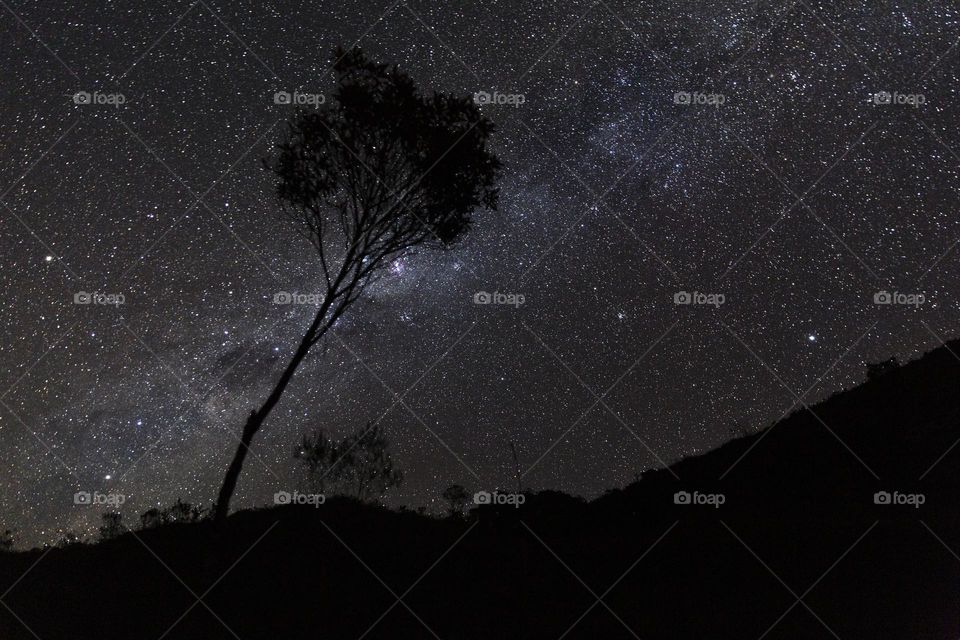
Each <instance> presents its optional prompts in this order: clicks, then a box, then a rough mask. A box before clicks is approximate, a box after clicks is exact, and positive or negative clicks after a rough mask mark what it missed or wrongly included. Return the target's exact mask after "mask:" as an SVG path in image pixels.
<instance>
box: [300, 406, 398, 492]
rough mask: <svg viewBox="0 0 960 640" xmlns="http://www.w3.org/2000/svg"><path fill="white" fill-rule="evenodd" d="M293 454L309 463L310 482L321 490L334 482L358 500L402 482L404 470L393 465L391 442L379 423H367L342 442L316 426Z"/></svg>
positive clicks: (305, 463) (307, 464) (308, 477)
mask: <svg viewBox="0 0 960 640" xmlns="http://www.w3.org/2000/svg"><path fill="white" fill-rule="evenodd" d="M294 457H295V458H297V459H299V460H300V461H301V463H302V464H303V465H304V466H305V467H306V469H307V479H308V483H309V485H310V486H311V487H312V488H313V490H315V491H319V492H321V493H322V492H323V489H324V488H325V487H327V486H333V487H337V489H338V490H339V492H342V493H344V494H346V495H351V496H354V497H355V498H357V499H359V500H370V499H377V498H380V497H382V496H383V494H384V493H386V492H387V489H390V488H392V487H396V486H399V485H400V484H401V483H402V482H403V473H402V472H401V471H400V470H399V469H397V468H396V467H395V466H394V464H393V459H392V458H391V457H390V450H389V443H388V442H387V439H386V437H385V436H384V434H383V431H382V429H381V428H380V425H377V424H374V425H370V424H368V425H367V426H366V427H365V428H364V429H362V430H360V431H358V432H356V433H352V434H350V435H348V436H347V437H345V438H344V439H342V440H340V441H339V442H332V441H330V439H329V438H327V436H326V435H325V434H324V433H323V430H317V431H316V432H314V434H313V435H312V436H307V437H304V439H303V442H302V443H301V445H300V447H299V448H298V449H297V451H296V452H295V453H294Z"/></svg>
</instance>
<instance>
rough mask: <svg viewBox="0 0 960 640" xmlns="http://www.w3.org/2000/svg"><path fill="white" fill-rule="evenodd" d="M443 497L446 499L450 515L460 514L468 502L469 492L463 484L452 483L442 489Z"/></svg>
mask: <svg viewBox="0 0 960 640" xmlns="http://www.w3.org/2000/svg"><path fill="white" fill-rule="evenodd" d="M443 499H444V500H446V501H447V503H448V505H449V507H448V509H449V512H450V515H451V516H462V515H463V510H464V509H465V508H466V506H467V505H468V504H470V499H471V497H470V494H469V493H468V492H467V490H466V489H464V488H463V486H461V485H459V484H452V485H450V486H449V487H447V488H446V489H444V490H443Z"/></svg>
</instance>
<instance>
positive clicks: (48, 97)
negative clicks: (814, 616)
mask: <svg viewBox="0 0 960 640" xmlns="http://www.w3.org/2000/svg"><path fill="white" fill-rule="evenodd" d="M0 8H2V10H0V68H2V82H0V201H2V205H3V206H2V207H0V261H2V262H0V292H2V294H3V304H2V305H0V363H2V366H0V452H2V455H3V457H4V462H3V468H2V470H0V529H3V528H17V529H19V530H20V532H21V535H20V536H19V539H20V540H21V542H23V543H25V544H36V543H40V542H45V541H50V542H52V541H55V540H56V539H57V538H58V537H59V536H60V535H61V533H62V531H64V530H74V531H77V532H80V533H81V534H82V535H89V534H91V533H92V532H93V531H94V527H95V526H96V524H98V519H99V516H98V514H99V511H98V510H97V509H95V508H92V507H85V506H76V505H74V503H73V494H74V493H75V492H77V491H100V492H114V493H121V494H124V495H125V496H126V497H127V501H126V504H125V505H124V508H123V510H124V512H125V515H126V517H127V518H128V519H131V520H135V518H136V516H137V514H139V513H141V512H142V511H144V510H146V509H148V508H150V507H152V506H158V505H166V504H168V503H170V502H173V501H174V500H175V499H176V498H177V497H182V498H183V499H184V500H189V501H191V502H195V503H208V504H209V503H210V502H211V501H212V500H213V499H214V497H215V495H216V490H217V488H218V486H219V482H220V480H221V479H222V475H223V472H224V471H225V468H226V465H227V463H228V461H229V458H230V456H232V454H233V451H234V449H235V447H236V443H237V440H236V438H237V437H238V436H237V434H239V432H240V428H241V426H242V423H243V421H244V419H245V417H246V415H247V414H248V413H249V412H250V410H251V409H253V408H254V407H255V406H257V405H258V404H259V402H260V401H261V400H262V399H263V397H264V396H265V395H266V394H267V393H268V391H269V390H270V388H271V387H272V384H273V382H274V381H275V379H276V376H277V374H278V369H279V368H280V367H282V366H283V365H284V364H285V363H286V359H287V358H288V357H289V355H290V354H291V353H292V351H293V349H294V347H295V346H296V344H297V342H298V341H299V338H300V336H301V332H302V330H303V328H304V327H305V325H306V324H307V323H308V322H309V319H310V318H311V317H312V308H311V307H308V306H302V305H277V304H274V296H275V294H277V293H278V292H296V293H312V292H316V291H318V289H317V284H318V282H319V281H318V280H317V278H318V275H319V268H318V265H317V263H316V260H315V255H314V253H313V252H312V250H311V248H310V247H309V245H307V243H305V242H304V241H301V240H300V239H299V238H298V237H297V236H296V235H295V234H294V233H292V232H291V231H290V230H289V229H287V228H285V227H284V226H283V224H281V222H280V221H279V218H278V215H277V212H278V209H277V202H276V199H275V197H274V195H273V183H272V180H271V176H270V174H268V172H267V171H265V170H264V169H263V167H262V162H261V159H262V158H264V157H267V156H268V155H269V154H270V153H271V149H272V147H273V145H274V144H276V143H277V142H278V140H279V139H280V137H281V134H282V132H283V129H284V126H285V125H284V122H285V121H286V120H287V119H288V118H289V117H290V115H291V114H292V113H293V112H294V108H293V107H291V106H289V105H282V104H281V105H278V104H275V100H274V94H275V93H276V92H281V91H286V92H291V93H292V92H294V91H300V92H302V93H306V94H327V93H329V92H330V90H331V88H332V86H333V85H332V80H333V76H332V73H331V72H330V71H329V69H328V65H329V62H330V52H331V49H332V48H333V47H334V46H335V45H337V44H342V45H344V46H347V47H349V46H351V45H353V44H356V43H359V44H360V46H362V47H363V49H364V50H365V52H366V53H367V54H368V55H370V56H371V57H372V58H374V59H376V60H379V61H382V62H389V63H397V64H399V65H400V66H401V68H402V69H403V70H404V71H406V72H408V73H410V74H411V75H412V76H413V77H414V78H415V79H416V80H417V81H418V82H419V83H420V84H421V86H422V87H423V88H424V89H425V90H431V91H432V90H440V91H447V92H454V93H457V94H474V93H477V92H487V93H490V94H493V93H494V92H498V93H499V94H500V95H501V96H506V98H505V99H504V100H502V101H505V102H506V103H505V104H488V105H484V106H482V107H481V109H482V111H483V112H484V113H485V114H486V115H488V116H489V117H490V118H491V119H493V120H494V121H496V122H497V123H498V125H499V131H498V133H497V134H496V135H495V137H494V139H493V142H492V144H493V149H494V151H495V152H496V153H497V154H498V155H499V156H500V158H501V160H502V161H503V163H504V177H503V180H502V183H501V187H502V192H501V206H500V210H499V211H498V212H494V213H483V214H482V215H479V216H478V219H477V223H476V225H475V227H474V229H473V231H471V233H470V234H469V236H468V238H467V239H466V240H465V241H464V242H463V243H462V244H461V245H459V246H457V247H456V248H455V249H454V250H452V251H449V252H443V253H425V254H422V255H416V256H412V257H408V258H405V259H403V260H402V261H400V262H397V263H394V264H393V265H392V266H391V267H390V269H389V270H388V271H387V272H386V273H384V275H383V277H382V278H381V279H380V280H379V281H378V282H377V283H376V284H374V285H373V286H372V287H371V288H370V289H369V290H368V295H367V296H366V297H365V298H364V299H362V300H361V301H360V302H359V303H358V304H357V305H355V306H354V307H353V308H352V309H351V310H350V311H349V312H348V314H347V315H345V316H344V317H343V318H342V319H341V320H340V321H339V322H338V324H337V325H336V327H335V329H334V332H333V335H331V336H329V339H328V340H327V341H326V342H325V343H324V344H323V346H322V348H317V349H316V350H315V351H314V352H313V353H312V355H311V356H310V357H309V358H308V360H307V362H306V363H305V364H304V366H303V367H301V369H300V371H299V372H298V374H297V376H296V377H295V379H294V381H293V383H292V385H291V387H290V388H289V389H288V391H287V394H286V395H285V397H284V398H283V400H282V402H281V404H280V405H279V406H278V407H277V409H276V410H275V411H274V413H273V414H272V415H271V417H270V418H269V420H268V422H267V424H266V426H265V427H264V430H263V431H262V432H261V433H260V435H259V436H258V438H257V439H256V441H255V443H254V449H253V453H254V455H252V456H250V457H248V459H247V463H246V467H245V469H244V474H243V476H242V477H241V482H240V485H239V487H238V492H237V496H236V500H235V507H237V508H244V507H251V506H255V505H264V504H268V503H270V502H271V501H272V494H273V493H274V492H275V491H279V490H282V489H288V490H289V489H293V488H295V486H296V482H297V470H296V467H295V464H294V460H293V459H292V455H291V454H292V450H293V447H294V445H295V444H296V442H297V441H298V440H299V437H300V435H301V434H302V433H305V432H307V431H310V430H312V429H314V428H317V427H323V428H324V429H326V430H327V431H328V432H330V433H332V434H333V435H344V434H346V433H347V432H350V431H353V430H356V429H359V428H361V427H363V426H364V425H365V424H366V422H368V421H374V420H381V421H382V424H383V426H384V428H385V430H386V433H387V435H388V437H389V438H390V440H391V443H392V448H393V451H394V454H395V457H396V459H397V462H398V463H399V465H400V466H401V467H402V468H403V469H404V471H405V473H406V482H405V484H404V485H403V486H402V487H401V488H400V489H398V490H394V491H392V492H391V493H390V494H389V495H388V497H387V499H386V502H387V503H388V504H391V505H400V504H406V505H409V506H411V507H419V506H426V507H427V508H428V509H430V510H438V509H439V508H440V504H441V500H440V493H441V492H442V490H443V489H444V488H445V487H447V486H448V485H450V484H453V483H460V484H463V485H464V486H466V487H467V488H468V489H470V490H471V491H476V490H479V489H490V490H492V489H496V488H498V487H512V486H513V485H514V479H513V473H514V471H513V460H512V456H511V453H510V443H511V442H513V443H514V444H515V446H516V449H517V452H518V456H519V458H520V467H521V471H523V472H524V478H523V482H524V487H525V488H532V489H544V488H554V489H559V490H563V491H567V492H570V493H576V494H580V495H584V496H587V497H592V496H596V495H598V494H600V493H602V492H603V491H604V490H605V489H608V488H612V487H618V486H623V485H624V484H626V483H628V482H630V481H632V480H633V479H634V477H635V475H636V474H638V473H640V472H642V471H643V470H645V469H650V468H653V467H657V466H663V465H664V464H669V463H671V462H673V461H676V460H677V459H679V458H681V457H684V456H689V455H695V454H698V453H702V452H705V451H707V450H709V449H711V448H714V447H717V446H719V445H720V444H722V443H723V442H725V441H726V440H729V439H730V438H732V437H736V436H737V435H742V434H744V433H749V432H752V431H755V430H757V429H761V428H763V427H764V426H766V425H767V424H769V423H770V422H771V421H774V420H776V419H777V418H779V417H780V416H781V415H783V414H785V413H787V412H789V411H791V410H794V409H796V408H797V407H798V406H802V403H811V402H814V401H815V400H817V399H822V398H824V397H826V396H828V395H830V394H831V393H834V392H836V391H838V390H840V389H843V388H847V387H850V386H852V385H854V384H857V383H858V382H860V381H862V380H863V378H864V373H865V365H866V363H867V362H872V361H877V360H882V359H885V358H888V357H891V356H897V357H899V358H900V359H901V360H903V359H908V358H912V357H916V356H917V355H918V354H920V353H923V352H924V351H927V350H929V349H932V348H934V347H936V346H939V345H940V344H941V341H945V340H948V339H950V338H954V337H957V326H958V320H960V308H958V294H960V281H958V276H960V247H957V246H955V245H956V243H957V242H958V240H960V216H958V215H957V213H958V208H960V193H958V187H960V182H958V166H960V156H958V151H960V135H958V133H957V130H956V126H955V125H956V123H957V121H958V101H957V95H956V93H957V87H958V86H960V85H958V70H960V66H958V56H960V46H958V41H960V7H957V5H956V4H954V3H951V2H935V1H934V2H925V3H922V7H921V6H920V3H913V2H882V3H881V2H856V1H854V2H842V3H836V6H834V4H831V3H821V2H813V1H803V0H801V1H799V2H796V3H794V2H754V1H750V2H716V3H713V2H710V3H705V2H680V1H677V0H671V1H665V2H661V1H659V0H650V1H647V2H636V3H635V2H623V1H620V0H617V1H613V0H599V1H597V2H592V1H589V0H588V1H585V2H581V1H579V0H578V1H571V2H563V3H552V2H551V3H547V2H536V1H525V0H499V1H498V0H489V1H486V2H476V3H462V2H456V3H434V2H418V1H408V2H404V1H401V2H395V1H394V0H388V1H387V2H381V1H379V0H373V1H364V2H341V1H339V0H338V1H329V2H327V1H311V2H305V1H299V2H297V1H295V2H284V3H269V2H247V1H244V0H237V1H235V2H230V3H226V2H221V1H216V2H214V1H207V0H201V1H198V2H196V3H193V4H191V3H189V2H150V3H144V2H139V1H132V0H131V1H130V2H110V1H105V2H88V3H83V2H69V1H61V2H57V3H34V2H25V1H23V0H0ZM77 92H87V93H89V94H91V96H92V98H91V103H90V104H77V103H76V101H75V99H74V96H75V94H77ZM878 92H881V93H879V96H878ZM882 92H885V93H882ZM678 94H679V95H678ZM118 95H122V99H118ZM516 96H522V98H520V99H517V98H516ZM687 97H689V98H690V99H689V102H690V103H691V104H685V102H687ZM98 101H100V102H101V103H98ZM116 102H122V104H113V103H116ZM511 102H512V103H513V104H511ZM517 102H522V104H516V103H517ZM683 291H686V292H690V293H691V294H693V292H698V293H699V294H701V295H699V296H698V300H699V301H702V302H705V301H714V302H718V301H720V300H722V304H719V305H710V304H689V305H683V304H676V301H675V297H676V295H677V294H678V293H679V292H683ZM883 291H886V292H889V293H890V294H891V297H892V298H893V303H892V304H876V303H875V300H874V298H875V295H876V294H878V293H879V292H883ZM84 292H85V293H97V294H102V295H108V294H109V295H115V296H122V297H123V304H120V305H104V304H77V303H75V296H76V295H77V294H80V293H84ZM478 292H488V293H493V292H499V293H503V294H519V295H522V296H523V303H522V304H520V305H518V306H511V305H504V304H490V305H478V304H475V303H474V296H475V294H477V293H478ZM894 292H896V293H897V294H899V295H898V296H893V294H894ZM717 294H719V295H717ZM911 294H912V295H913V296H914V297H913V298H907V297H906V296H909V295H911ZM917 294H922V296H923V297H922V298H918V297H917ZM720 296H722V297H720ZM881 300H882V299H881ZM907 300H913V301H915V302H916V301H918V300H922V303H917V304H913V305H910V304H902V302H906V301H907ZM695 302H696V300H695ZM837 446H841V444H840V443H838V445H837ZM759 455H762V454H759ZM851 455H853V453H851ZM771 464H775V461H771ZM865 473H866V470H865Z"/></svg>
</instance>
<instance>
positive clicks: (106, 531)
mask: <svg viewBox="0 0 960 640" xmlns="http://www.w3.org/2000/svg"><path fill="white" fill-rule="evenodd" d="M100 518H101V519H102V520H103V524H101V525H100V539H101V540H112V539H113V538H116V537H117V536H119V535H121V534H123V533H126V531H127V527H126V526H124V524H123V514H122V513H120V512H119V511H108V512H107V513H104V514H102V515H101V516H100Z"/></svg>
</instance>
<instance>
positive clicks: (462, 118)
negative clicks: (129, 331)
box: [215, 48, 500, 521]
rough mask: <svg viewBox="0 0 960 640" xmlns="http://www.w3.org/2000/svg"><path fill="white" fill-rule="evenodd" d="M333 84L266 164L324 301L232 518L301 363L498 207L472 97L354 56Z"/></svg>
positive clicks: (256, 424)
mask: <svg viewBox="0 0 960 640" xmlns="http://www.w3.org/2000/svg"><path fill="white" fill-rule="evenodd" d="M333 70H334V72H335V74H336V76H337V87H336V89H335V90H334V92H333V94H332V98H331V99H330V100H328V101H327V102H326V103H325V104H324V105H322V106H321V107H320V108H319V109H317V110H315V111H309V112H300V113H299V114H298V115H297V117H296V118H295V119H294V121H293V123H292V124H291V125H290V127H289V131H288V135H287V139H286V141H285V142H284V143H282V144H281V145H280V146H279V153H278V154H277V156H276V157H275V158H273V159H272V160H270V161H268V162H267V163H266V166H267V167H268V168H269V169H270V170H271V171H272V172H273V173H274V174H275V175H276V177H277V179H278V184H277V195H278V196H279V199H280V202H281V205H282V211H283V213H284V214H285V216H286V218H287V219H288V220H289V221H290V222H292V223H293V226H294V228H295V229H296V230H297V231H298V232H299V233H300V234H301V235H302V236H303V237H305V238H306V239H307V240H308V241H309V242H310V243H311V244H312V245H313V248H314V249H315V251H316V254H317V258H318V263H319V267H320V271H321V275H322V280H321V285H322V292H323V293H322V296H321V298H322V299H321V300H320V304H319V307H318V309H317V311H316V314H315V315H314V317H313V320H312V321H311V323H310V325H309V326H308V327H307V328H306V330H305V331H304V334H303V338H302V339H301V341H300V344H299V346H298V347H297V349H296V351H295V352H294V354H293V356H292V357H291V359H290V362H289V363H288V364H287V366H286V368H285V369H284V370H283V373H282V374H281V375H280V377H279V379H278V380H277V383H276V385H275V386H274V388H273V390H272V391H271V392H270V394H269V395H268V396H267V398H266V400H264V402H263V404H262V405H261V406H260V407H259V408H258V409H256V410H254V411H252V412H251V413H250V416H249V418H248V419H247V422H246V424H245V425H244V427H243V432H242V434H241V437H240V443H239V445H238V447H237V450H236V453H235V454H234V457H233V460H232V461H231V463H230V466H229V467H228V469H227V472H226V475H225V476H224V479H223V484H222V485H221V487H220V492H219V495H218V497H217V501H216V507H215V519H216V520H217V521H222V520H223V519H224V518H226V516H227V514H228V513H229V510H230V499H231V497H232V496H233V492H234V490H235V488H236V484H237V479H238V478H239V477H240V471H241V469H242V468H243V461H244V458H245V457H246V455H247V451H248V450H249V448H250V444H251V442H252V441H253V437H254V436H255V435H256V433H257V432H258V431H259V430H260V427H261V426H262V425H263V423H264V421H265V420H266V418H267V416H268V415H269V414H270V412H271V411H272V410H273V408H274V407H275V406H276V405H277V403H278V402H279V401H280V398H281V396H282V395H283V393H284V390H285V389H286V388H287V385H288V384H289V383H290V380H291V378H293V375H294V373H295V372H296V371H297V368H298V367H299V366H300V363H301V362H302V361H303V359H304V358H305V357H306V355H307V353H308V352H309V351H310V349H311V347H313V345H315V344H316V343H317V342H318V341H320V340H321V339H322V338H323V337H324V335H326V333H327V331H328V330H329V329H330V327H332V326H333V324H334V323H335V322H336V321H337V319H338V318H339V317H340V316H341V315H342V314H343V313H344V312H345V311H346V310H347V309H348V308H349V307H350V305H351V304H353V302H355V301H356V300H357V298H359V297H360V295H361V294H362V293H363V291H364V289H365V288H366V287H367V285H368V284H369V283H370V282H371V279H372V278H373V277H374V276H375V275H376V274H377V273H379V272H380V271H381V270H383V269H384V268H386V267H389V265H390V264H391V263H393V262H394V261H395V260H397V259H398V258H400V257H402V256H403V255H406V254H407V253H409V252H410V251H412V250H414V249H416V248H419V247H438V248H442V247H448V246H450V245H452V244H453V243H454V242H455V241H456V240H458V239H459V238H460V237H461V236H462V235H463V234H464V233H465V232H466V231H467V230H468V229H469V227H470V225H471V222H472V215H473V212H474V211H475V210H476V209H478V208H486V209H496V206H497V189H496V186H495V184H496V181H497V179H498V178H499V175H500V163H499V161H498V160H497V158H496V157H495V156H494V155H493V154H492V153H490V152H489V151H488V150H487V140H488V138H489V137H490V135H491V134H492V133H493V132H494V125H493V123H492V122H491V121H490V120H489V119H488V118H486V117H484V116H483V115H481V114H480V112H479V110H478V109H477V107H476V105H475V104H474V103H473V100H472V99H471V98H470V97H469V96H463V97H456V96H450V95H446V94H442V93H434V94H433V95H432V96H429V97H428V96H423V95H421V93H420V91H419V90H418V89H417V87H416V85H415V84H414V82H413V80H412V79H411V78H410V77H409V76H408V75H407V74H405V73H401V72H400V71H399V70H397V69H396V68H395V67H393V68H391V67H388V66H386V65H381V64H376V63H373V62H371V61H369V60H368V59H367V58H366V57H365V56H364V55H363V53H361V52H360V50H358V49H352V50H350V51H344V50H342V49H339V48H338V49H337V50H336V51H335V52H334V63H333Z"/></svg>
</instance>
